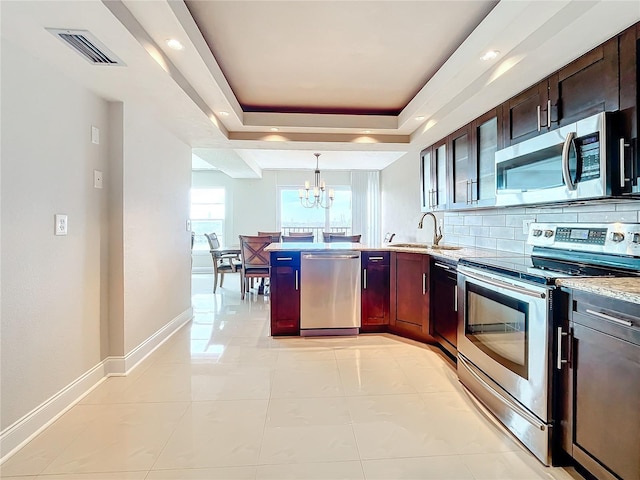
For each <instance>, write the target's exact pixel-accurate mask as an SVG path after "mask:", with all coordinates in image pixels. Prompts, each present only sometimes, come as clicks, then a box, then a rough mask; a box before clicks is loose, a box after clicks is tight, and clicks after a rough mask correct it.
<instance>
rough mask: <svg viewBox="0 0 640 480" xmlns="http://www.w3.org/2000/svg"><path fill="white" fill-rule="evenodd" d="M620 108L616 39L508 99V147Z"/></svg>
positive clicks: (505, 111)
mask: <svg viewBox="0 0 640 480" xmlns="http://www.w3.org/2000/svg"><path fill="white" fill-rule="evenodd" d="M618 107H619V76H618V39H617V38H612V39H611V40H609V41H607V42H605V43H603V44H602V45H600V46H598V47H596V48H594V49H593V50H591V51H590V52H588V53H586V54H584V55H583V56H581V57H580V58H578V59H576V60H574V61H573V62H571V63H570V64H568V65H567V66H565V67H563V68H562V69H560V70H558V71H557V72H556V73H554V74H553V75H551V76H550V77H548V78H547V79H545V80H543V81H541V82H540V83H537V84H536V85H533V86H532V87H530V88H529V89H527V90H525V91H524V92H522V93H520V94H519V95H517V96H515V97H513V98H511V99H509V100H507V101H506V102H505V103H504V104H503V106H502V113H503V128H502V130H503V140H504V144H505V146H509V145H514V144H516V143H519V142H522V141H523V140H527V139H529V138H532V137H535V136H537V135H540V134H542V133H546V132H548V131H550V130H554V129H556V128H558V127H562V126H564V125H567V124H569V123H573V122H576V121H578V120H580V119H583V118H586V117H589V116H591V115H595V114H596V113H600V112H605V111H615V110H618Z"/></svg>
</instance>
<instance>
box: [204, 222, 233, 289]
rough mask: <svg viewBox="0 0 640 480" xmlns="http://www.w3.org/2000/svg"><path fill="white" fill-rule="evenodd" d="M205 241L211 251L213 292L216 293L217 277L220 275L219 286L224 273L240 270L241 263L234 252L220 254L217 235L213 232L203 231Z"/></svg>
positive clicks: (222, 280)
mask: <svg viewBox="0 0 640 480" xmlns="http://www.w3.org/2000/svg"><path fill="white" fill-rule="evenodd" d="M204 236H205V237H207V241H208V242H209V249H210V250H209V252H210V253H211V260H212V261H213V293H216V290H217V289H218V277H220V286H221V287H222V284H223V283H224V274H225V273H236V272H238V271H240V270H242V264H241V263H240V257H239V256H238V255H237V254H235V253H232V254H222V253H220V241H219V240H218V235H217V234H215V233H205V234H204Z"/></svg>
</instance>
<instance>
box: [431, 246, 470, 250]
mask: <svg viewBox="0 0 640 480" xmlns="http://www.w3.org/2000/svg"><path fill="white" fill-rule="evenodd" d="M429 248H432V249H433V250H462V247H454V246H453V245H431V246H429Z"/></svg>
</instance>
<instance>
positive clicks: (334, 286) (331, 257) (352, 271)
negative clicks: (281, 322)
mask: <svg viewBox="0 0 640 480" xmlns="http://www.w3.org/2000/svg"><path fill="white" fill-rule="evenodd" d="M360 271H361V269H360V252H357V251H331V252H313V253H311V252H309V253H305V252H303V253H302V259H301V266H300V279H301V281H300V335H301V336H311V335H355V334H357V333H358V331H359V329H360V296H361V290H360V288H361V287H360V275H361V274H360Z"/></svg>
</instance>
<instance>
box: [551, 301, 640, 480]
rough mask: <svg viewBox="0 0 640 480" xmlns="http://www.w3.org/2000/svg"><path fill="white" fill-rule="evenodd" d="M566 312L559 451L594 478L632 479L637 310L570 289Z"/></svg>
mask: <svg viewBox="0 0 640 480" xmlns="http://www.w3.org/2000/svg"><path fill="white" fill-rule="evenodd" d="M569 310H570V312H569V318H570V328H569V332H568V334H567V335H561V336H560V341H561V342H562V344H561V349H560V355H561V357H559V358H558V359H557V361H558V362H563V361H566V363H559V365H560V366H561V367H562V368H561V371H560V376H561V378H562V381H561V387H562V390H563V392H562V402H561V404H562V407H561V411H562V413H561V415H560V420H561V422H560V425H561V428H562V447H563V449H564V450H565V451H566V452H567V453H568V454H569V455H570V456H571V457H573V458H574V460H575V461H576V462H577V463H578V464H579V465H581V466H582V467H584V468H585V469H586V470H588V471H589V472H590V473H591V474H592V475H594V476H595V477H596V478H598V479H611V480H613V479H636V480H637V479H639V478H640V453H639V452H640V408H639V406H640V308H638V305H637V304H633V303H630V302H625V301H621V300H615V299H610V298H607V297H602V296H598V295H594V294H587V293H584V292H578V291H575V290H574V291H573V294H572V301H571V302H570V308H569ZM564 331H565V333H567V332H566V329H565V330H564ZM556 368H557V367H556Z"/></svg>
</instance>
